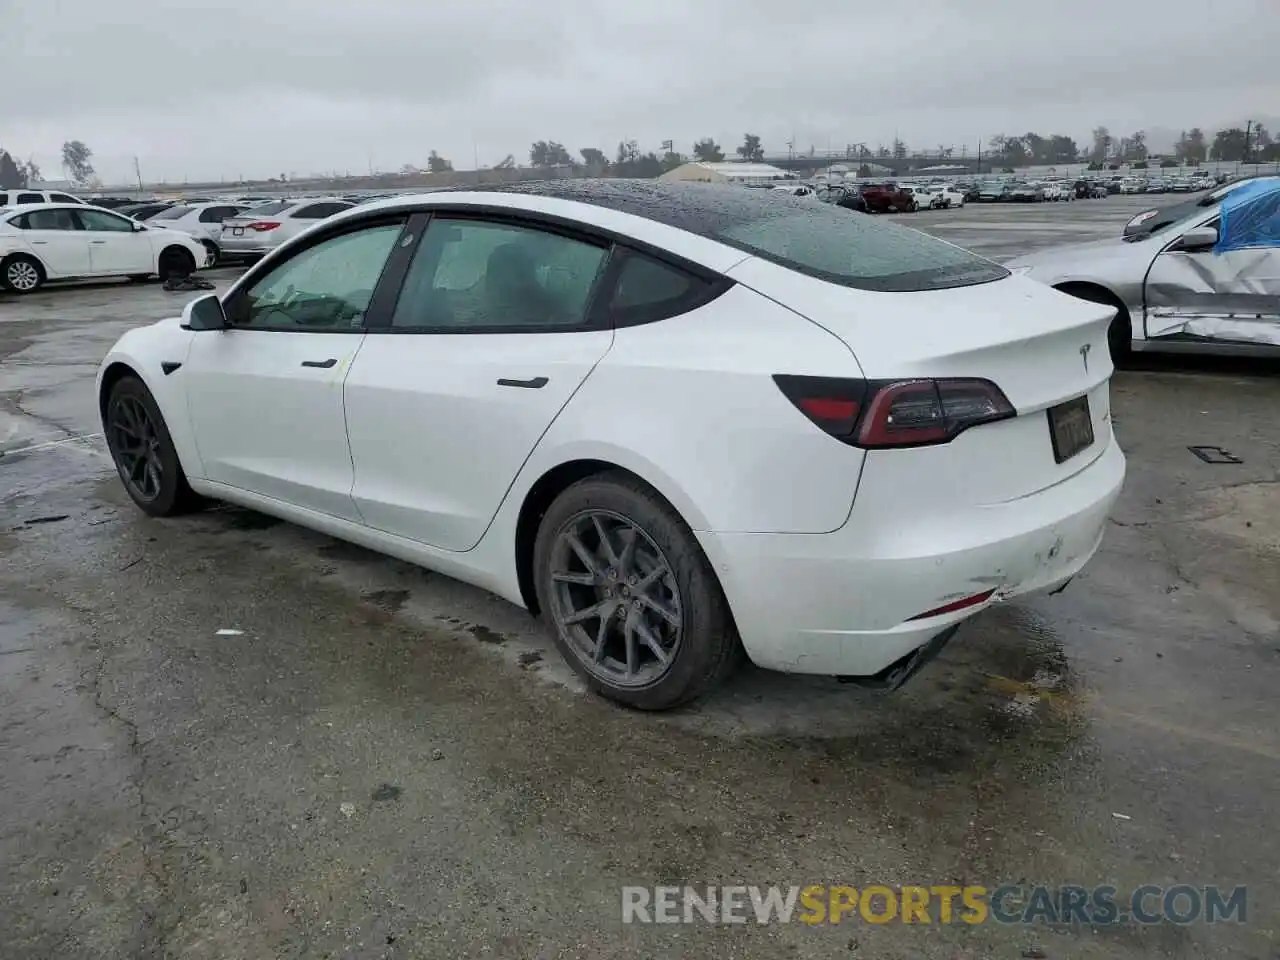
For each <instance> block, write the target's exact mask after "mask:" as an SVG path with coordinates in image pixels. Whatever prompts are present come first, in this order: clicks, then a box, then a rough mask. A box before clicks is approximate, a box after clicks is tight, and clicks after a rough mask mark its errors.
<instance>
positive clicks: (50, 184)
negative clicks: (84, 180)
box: [27, 180, 81, 192]
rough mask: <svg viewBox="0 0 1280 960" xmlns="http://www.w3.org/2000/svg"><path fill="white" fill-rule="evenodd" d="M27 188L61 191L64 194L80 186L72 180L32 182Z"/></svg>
mask: <svg viewBox="0 0 1280 960" xmlns="http://www.w3.org/2000/svg"><path fill="white" fill-rule="evenodd" d="M27 186H29V187H30V188H31V189H32V190H61V191H63V192H66V191H69V190H75V189H77V188H79V187H80V186H81V184H78V183H75V182H74V181H72V180H33V181H32V182H31V183H29V184H28V185H27Z"/></svg>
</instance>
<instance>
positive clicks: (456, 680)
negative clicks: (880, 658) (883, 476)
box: [0, 198, 1280, 960]
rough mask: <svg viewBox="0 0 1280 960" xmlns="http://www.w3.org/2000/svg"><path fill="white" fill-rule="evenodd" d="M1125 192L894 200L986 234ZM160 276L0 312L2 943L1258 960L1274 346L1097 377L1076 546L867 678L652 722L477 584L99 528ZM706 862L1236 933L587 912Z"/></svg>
mask: <svg viewBox="0 0 1280 960" xmlns="http://www.w3.org/2000/svg"><path fill="white" fill-rule="evenodd" d="M1140 205H1143V201H1142V200H1141V198H1134V199H1122V198H1114V199H1110V200H1105V201H1084V202H1077V203H1073V204H1054V205H1037V206H1028V207H1006V206H999V207H982V208H976V209H969V210H965V211H939V212H936V213H927V214H917V215H915V216H913V217H903V218H901V219H903V220H905V221H907V222H910V223H912V224H914V225H917V226H920V227H922V228H924V229H927V230H930V231H932V232H936V233H937V234H938V235H939V236H943V237H945V238H946V239H948V240H952V241H953V242H957V243H960V244H963V245H966V246H970V247H972V248H974V249H977V250H979V251H982V252H987V253H989V254H991V255H993V256H996V257H1009V256H1013V255H1015V254H1017V253H1020V252H1023V251H1029V250H1031V249H1035V248H1038V247H1042V246H1046V245H1050V244H1053V243H1060V242H1065V241H1068V240H1072V239H1090V238H1093V237H1099V236H1106V235H1110V234H1112V233H1113V232H1115V231H1117V230H1118V229H1119V225H1120V223H1122V222H1123V221H1124V220H1125V219H1126V218H1127V216H1128V215H1129V214H1130V213H1131V212H1132V211H1133V209H1134V208H1135V207H1137V206H1140ZM234 276H235V272H234V271H228V270H219V271H214V272H213V274H212V275H211V278H212V279H215V280H216V281H217V282H218V283H219V285H220V286H222V287H225V286H226V285H227V284H228V283H229V282H230V281H231V280H232V279H233V278H234ZM185 299H186V296H185V295H182V294H169V293H165V292H164V291H163V290H161V289H160V288H159V287H158V286H155V285H149V286H138V285H132V284H124V283H122V284H94V285H81V286H77V287H72V288H63V289H50V290H47V291H45V292H42V293H40V294H37V295H35V296H32V297H29V298H25V299H18V298H14V297H11V296H7V295H0V449H3V448H4V447H5V446H8V447H9V448H13V447H14V446H15V445H17V444H19V443H23V442H27V441H29V442H30V444H31V445H30V446H27V447H26V448H25V450H16V451H14V452H10V453H8V454H6V455H4V456H3V457H0V799H2V802H0V931H3V932H2V933H0V937H2V938H3V939H0V957H3V958H5V960H8V958H28V957H40V958H45V957H48V958H68V957H93V958H117V957H120V958H162V957H182V958H210V960H212V958H274V957H308V958H309V957H344V958H366V957H368V958H374V957H388V958H401V957H405V958H407V957H483V956H494V957H507V956H510V957H530V958H535V957H536V958H551V957H575V958H576V957H582V958H586V957H593V958H594V957H653V958H658V957H677V956H688V957H708V958H718V957H747V958H755V957H761V958H772V957H786V958H809V957H815V958H816V957H824V958H825V957H853V958H877V960H884V958H904V960H905V958H913V960H915V958H972V960H976V958H986V957H992V958H1005V957H1010V958H1018V957H1036V956H1044V957H1051V958H1058V957H1120V958H1137V957H1187V958H1202V957H1232V958H1246V960H1247V958H1260V960H1262V958H1265V960H1273V958H1275V957H1277V956H1280V953H1278V952H1277V947H1276V945H1275V944H1276V942H1277V939H1278V938H1277V923H1278V922H1280V921H1278V914H1277V911H1276V908H1275V901H1276V895H1277V892H1278V891H1280V876H1278V875H1277V874H1278V871H1280V867H1277V864H1278V863H1280V856H1278V854H1280V843H1278V842H1277V840H1276V837H1275V831H1274V828H1273V825H1274V822H1275V820H1274V809H1275V803H1276V798H1277V797H1280V730H1278V729H1277V724H1276V717H1277V710H1276V694H1275V691H1276V689H1277V686H1278V682H1280V591H1278V590H1277V584H1280V486H1277V484H1278V482H1280V430H1278V429H1277V427H1276V410H1277V409H1278V408H1280V376H1277V374H1278V373H1280V370H1278V369H1277V367H1276V365H1274V364H1271V365H1268V364H1257V363H1240V362H1232V363H1222V362H1207V361H1200V362H1196V361H1178V362H1167V361H1158V362H1145V363H1143V364H1142V366H1141V368H1140V369H1137V370H1131V371H1125V372H1122V373H1120V374H1118V375H1117V377H1116V379H1115V381H1114V397H1113V408H1114V411H1115V416H1116V420H1117V423H1116V431H1117V433H1118V435H1119V438H1120V442H1121V443H1122V445H1123V446H1124V448H1125V450H1126V452H1127V454H1128V457H1129V478H1128V482H1127V486H1126V489H1125V492H1124V495H1123V497H1122V499H1121V501H1120V504H1119V506H1118V507H1117V510H1116V512H1115V515H1114V519H1113V522H1112V524H1111V526H1110V528H1109V530H1108V532H1107V534H1106V538H1105V540H1104V543H1103V546H1102V549H1101V551H1100V553H1099V554H1098V556H1097V558H1096V560H1095V561H1094V562H1093V564H1092V565H1091V566H1090V567H1089V568H1088V569H1087V571H1086V572H1085V573H1084V574H1083V575H1082V576H1080V577H1079V578H1077V580H1076V581H1075V582H1074V583H1073V584H1072V585H1071V586H1070V587H1069V589H1067V591H1066V592H1064V593H1062V594H1061V595H1059V596H1055V597H1047V598H1039V599H1035V600H1032V601H1028V602H1025V603H1018V604H1011V605H1009V606H1007V607H1002V608H999V609H997V610H993V611H990V612H987V613H984V614H982V615H980V616H978V617H977V618H975V619H974V620H972V621H970V622H969V623H968V624H967V625H966V626H965V627H964V628H962V630H961V631H960V633H959V634H958V636H957V638H956V640H955V642H954V643H953V644H952V645H951V646H950V647H949V648H948V649H947V650H946V651H945V652H944V654H943V656H942V657H941V658H940V659H939V660H938V661H937V662H935V663H933V664H932V665H930V666H929V667H928V668H927V669H926V670H925V671H924V672H923V673H922V674H921V675H920V677H918V678H917V679H916V680H915V681H913V684H912V685H911V686H909V687H908V688H906V689H905V690H903V691H902V692H900V693H898V694H896V695H894V696H892V697H887V698H886V697H880V696H875V695H871V694H867V693H865V692H862V691H859V690H856V689H854V688H851V687H849V686H842V685H839V684H837V683H835V682H833V681H828V680H825V679H822V678H798V677H786V676H780V675H774V674H768V673H765V672H762V671H758V670H754V669H751V668H747V669H745V670H743V671H742V672H741V673H740V674H739V675H738V676H737V677H736V678H735V679H734V680H733V681H732V682H731V683H730V685H729V686H728V687H727V688H726V689H725V690H723V691H722V692H721V693H719V694H717V695H716V696H714V697H713V698H712V699H710V700H708V701H706V702H703V703H701V704H699V705H697V706H695V707H693V708H691V709H688V710H685V711H683V712H678V713H673V714H667V715H661V716H650V715H642V714H636V713H631V712H627V711H624V710H621V709H618V708H616V707H613V706H610V705H609V704H607V703H604V702H602V701H600V700H598V699H596V698H594V697H592V696H590V695H588V694H586V693H584V692H583V690H582V688H581V686H580V685H579V684H578V683H577V682H576V681H575V680H574V679H573V677H572V675H571V674H570V672H569V671H568V669H567V668H566V667H564V666H563V664H561V663H560V662H559V660H558V657H557V655H556V653H555V651H554V648H553V647H552V645H551V643H550V641H549V639H548V637H547V635H546V634H545V633H544V632H543V631H542V629H541V628H540V627H539V626H538V625H537V624H536V623H535V622H533V621H532V619H531V618H530V617H529V616H528V615H527V614H526V613H524V612H522V611H520V610H518V609H515V608H513V607H511V606H509V605H507V604H505V603H502V602H500V601H497V600H495V599H493V598H492V597H489V596H487V595H486V594H484V593H482V592H480V591H478V590H475V589H472V588H470V587H466V586H463V585H461V584H459V583H457V582H455V581H451V580H449V579H447V578H445V577H442V576H439V575H436V574H432V573H429V572H427V571H424V570H420V569H416V568H413V567H410V566H407V565H404V564H401V563H398V562H396V561H391V560H388V559H384V558H381V557H378V556H376V555H374V554H371V553H368V552H366V551H363V550H360V549H357V548H355V547H351V546H348V545H345V544H342V543H339V542H337V541H334V540H331V539H329V538H326V537H323V536H319V535H316V534H313V533H310V532H307V531H304V530H301V529H299V528H296V527H292V526H290V525H288V524H284V523H279V522H276V521H274V520H272V519H270V518H267V517H264V516H260V515H256V514H253V513H249V512H246V511H242V510H237V509H231V508H215V509H211V510H209V511H206V512H204V513H201V514H198V515H195V516H193V517H189V518H183V519H180V520H164V521H158V520H150V519H147V518H145V517H144V516H143V515H142V514H140V513H139V512H138V511H137V510H136V509H134V508H133V507H132V505H131V504H130V503H129V502H128V501H127V499H126V497H125V495H124V493H123V490H122V489H121V488H120V486H119V484H118V482H117V481H116V479H115V477H114V474H113V472H112V470H111V465H110V462H109V460H108V459H107V457H106V454H105V450H104V447H103V445H102V443H101V441H100V440H99V439H96V438H94V437H92V436H89V437H88V438H86V439H76V438H81V437H85V435H91V434H94V433H95V432H96V431H97V430H98V429H99V426H98V424H97V422H96V415H95V411H94V397H93V376H94V372H95V368H96V365H97V362H98V360H99V359H100V358H101V357H102V355H103V354H104V353H105V351H106V350H107V349H108V347H109V346H110V344H111V343H112V342H113V341H114V339H115V338H116V337H117V336H118V335H119V334H120V333H121V332H123V331H124V330H126V329H128V328H130V327H131V326H134V325H137V324H140V323H145V322H149V321H151V320H154V319H157V318H159V317H163V316H167V315H171V314H174V313H176V312H177V311H178V310H179V309H180V308H181V305H182V304H183V302H184V301H185ZM1201 444H1212V445H1218V446H1221V447H1224V448H1226V449H1228V450H1229V451H1230V452H1231V453H1233V454H1235V455H1236V456H1237V457H1238V458H1239V459H1241V460H1243V463H1240V464H1232V465H1221V464H1218V465H1211V464H1206V463H1203V462H1201V461H1200V460H1198V459H1197V458H1196V457H1194V456H1193V455H1192V454H1191V453H1190V452H1188V449H1187V448H1188V446H1191V445H1201ZM223 629H229V630H235V631H238V632H237V633H236V634H235V635H231V636H219V635H218V633H217V631H219V630H223ZM1117 814H1119V815H1120V816H1117ZM709 883H717V884H734V883H741V884H761V885H763V884H779V885H784V886H787V885H791V884H799V885H806V884H810V883H842V884H848V885H851V886H855V887H865V886H868V885H871V884H887V885H889V886H900V885H903V884H920V885H925V886H931V885H938V884H949V883H955V884H957V885H962V884H966V883H968V884H982V885H985V886H988V887H996V886H999V885H1000V884H1002V883H1020V884H1035V883H1044V884H1050V885H1056V884H1062V883H1074V884H1080V885H1083V886H1086V887H1092V886H1095V885H1098V884H1114V885H1116V886H1118V887H1120V888H1122V889H1127V888H1132V887H1136V886H1138V885H1140V884H1144V883H1153V884H1160V885H1164V886H1168V885H1171V884H1174V883H1190V884H1193V885H1197V886H1203V885H1206V884H1218V885H1224V886H1228V887H1230V886H1235V885H1239V884H1245V885H1247V886H1248V915H1247V922H1246V923H1243V924H1239V923H1230V924H1216V925H1213V926H1209V925H1205V924H1202V923H1197V924H1191V925H1187V926H1181V925H1176V924H1173V923H1161V924H1156V925H1150V926H1142V925H1136V924H1126V925H1117V926H1106V927H1103V926H1095V927H1088V926H1082V925H1078V924H1074V925H1047V924H1043V923H1040V924H1035V925H1031V926H1017V925H1001V924H996V923H987V924H983V925H977V926H970V925H967V924H961V923H955V924H939V923H936V922H935V923H933V924H930V925H927V926H923V925H903V924H901V923H890V924H885V925H876V924H870V923H866V922H863V921H861V920H850V919H846V920H845V921H844V922H843V923H841V924H839V925H826V926H819V927H808V926H805V925H803V924H791V925H768V926H759V925H756V924H747V925H741V926H712V925H708V924H705V923H698V924H695V925H689V926H685V925H675V926H666V925H663V926H658V925H652V926H634V925H632V926H624V925H622V923H621V922H620V889H621V887H622V886H624V885H630V884H637V885H650V886H651V885H655V884H676V885H684V884H691V885H705V884H709ZM935 918H936V913H935Z"/></svg>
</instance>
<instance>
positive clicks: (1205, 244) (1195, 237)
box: [1178, 227, 1218, 250]
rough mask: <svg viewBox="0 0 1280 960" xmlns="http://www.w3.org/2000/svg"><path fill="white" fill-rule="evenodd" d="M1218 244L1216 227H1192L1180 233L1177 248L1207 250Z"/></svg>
mask: <svg viewBox="0 0 1280 960" xmlns="http://www.w3.org/2000/svg"><path fill="white" fill-rule="evenodd" d="M1217 245H1218V228H1217V227H1193V228H1192V229H1190V230H1188V231H1187V232H1186V233H1184V234H1183V235H1182V240H1181V242H1180V243H1179V244H1178V249H1179V250H1209V249H1212V248H1213V247H1216V246H1217Z"/></svg>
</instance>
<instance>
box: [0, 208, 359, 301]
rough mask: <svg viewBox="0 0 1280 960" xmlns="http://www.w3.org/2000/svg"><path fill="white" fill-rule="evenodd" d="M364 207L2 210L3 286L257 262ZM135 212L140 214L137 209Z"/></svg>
mask: <svg viewBox="0 0 1280 960" xmlns="http://www.w3.org/2000/svg"><path fill="white" fill-rule="evenodd" d="M354 206H356V204H355V203H353V202H352V201H350V200H344V199H341V198H337V197H314V198H308V199H293V200H276V201H271V202H255V203H254V204H252V205H249V204H246V203H241V202H229V201H225V200H210V201H204V202H194V201H186V202H168V201H161V202H158V203H153V204H126V205H122V206H120V207H119V208H117V209H116V210H109V209H106V208H104V207H97V206H91V205H89V204H86V203H84V202H82V201H80V200H77V199H75V198H71V199H69V200H68V201H64V202H54V203H51V202H44V203H35V202H26V203H23V204H22V205H20V206H8V207H2V208H0V286H2V287H3V288H4V289H6V290H9V291H10V292H13V293H20V294H25V293H33V292H35V291H36V290H38V289H40V288H41V287H42V286H44V284H45V283H46V282H48V281H50V280H70V279H82V278H90V277H94V278H98V277H115V276H122V277H129V278H130V279H133V280H144V279H147V278H149V277H152V276H159V277H160V278H161V279H167V278H168V277H169V276H170V275H176V274H189V273H192V272H194V271H196V270H199V269H207V268H209V267H213V266H215V265H216V264H218V263H219V262H220V261H222V260H225V259H228V258H233V259H234V258H239V259H257V258H259V257H262V256H263V255H264V254H267V253H269V252H271V251H272V250H274V249H275V248H276V247H278V246H279V245H280V244H281V243H283V242H284V241H285V240H288V239H290V238H292V237H294V236H297V235H298V234H299V233H301V232H302V231H304V230H306V229H307V228H308V227H310V226H312V225H314V224H316V223H318V222H320V221H322V220H325V219H326V218H328V217H331V216H333V215H334V214H337V213H341V212H343V211H344V210H350V209H351V208H352V207H354ZM131 211H132V214H133V215H132V216H131V215H130V212H131Z"/></svg>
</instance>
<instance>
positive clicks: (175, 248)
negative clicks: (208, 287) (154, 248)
mask: <svg viewBox="0 0 1280 960" xmlns="http://www.w3.org/2000/svg"><path fill="white" fill-rule="evenodd" d="M175 255H176V256H181V257H185V258H186V259H187V260H189V261H190V262H191V272H192V273H195V272H196V271H197V270H199V269H200V261H198V260H197V259H196V255H195V254H194V253H192V252H191V251H190V250H189V249H187V248H186V247H185V246H183V245H182V244H181V243H166V244H165V245H164V246H163V247H161V248H160V252H159V253H157V254H156V273H157V274H158V275H160V276H161V277H163V275H164V273H165V268H164V261H165V258H166V257H169V256H175Z"/></svg>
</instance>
